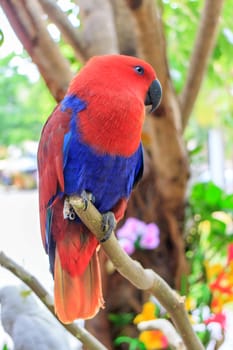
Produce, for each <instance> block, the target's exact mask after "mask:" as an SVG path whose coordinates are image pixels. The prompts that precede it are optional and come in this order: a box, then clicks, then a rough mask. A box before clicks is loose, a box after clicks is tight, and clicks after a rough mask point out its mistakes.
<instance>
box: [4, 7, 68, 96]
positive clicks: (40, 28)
mask: <svg viewBox="0 0 233 350" xmlns="http://www.w3.org/2000/svg"><path fill="white" fill-rule="evenodd" d="M0 4H1V6H2V8H3V10H4V11H5V13H6V15H7V17H8V20H9V22H10V24H11V26H12V28H13V29H14V31H15V33H16V35H17V36H18V38H19V40H20V41H21V42H22V44H23V46H24V48H25V49H26V50H27V52H28V54H29V56H31V58H32V61H33V62H34V63H35V64H36V65H37V67H38V69H39V71H40V73H41V75H42V77H43V78H44V80H45V82H46V84H47V86H48V88H49V90H50V91H51V93H52V95H53V97H54V98H55V99H56V100H57V101H60V100H61V99H62V98H63V96H64V93H65V92H66V90H67V87H68V84H69V81H70V79H71V78H72V73H71V70H70V66H69V63H68V61H67V60H66V59H65V58H64V56H63V55H62V54H61V52H60V50H59V48H58V46H57V45H56V44H55V43H54V41H53V40H52V39H51V37H50V35H49V33H48V31H47V29H46V26H45V23H44V21H43V20H42V18H43V12H42V9H41V7H40V6H39V4H38V2H37V1H36V0H0Z"/></svg>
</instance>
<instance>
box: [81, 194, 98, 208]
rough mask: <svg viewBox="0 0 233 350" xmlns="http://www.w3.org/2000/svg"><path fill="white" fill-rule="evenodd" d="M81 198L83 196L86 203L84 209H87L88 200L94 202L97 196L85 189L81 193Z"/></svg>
mask: <svg viewBox="0 0 233 350" xmlns="http://www.w3.org/2000/svg"><path fill="white" fill-rule="evenodd" d="M81 198H82V200H83V203H84V209H83V210H87V206H88V201H90V202H92V203H93V204H94V203H95V196H94V195H93V194H92V193H91V192H87V191H85V190H83V191H82V193H81Z"/></svg>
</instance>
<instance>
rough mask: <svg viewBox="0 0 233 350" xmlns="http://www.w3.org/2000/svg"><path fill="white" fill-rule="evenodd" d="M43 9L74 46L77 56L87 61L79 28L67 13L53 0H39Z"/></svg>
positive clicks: (82, 60)
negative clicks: (75, 26)
mask: <svg viewBox="0 0 233 350" xmlns="http://www.w3.org/2000/svg"><path fill="white" fill-rule="evenodd" d="M39 2H40V4H41V6H42V8H43V10H44V11H45V12H46V13H47V15H48V16H49V18H50V19H51V20H52V21H53V22H54V23H55V24H56V26H57V27H58V28H59V30H60V31H61V33H62V35H63V36H64V38H65V40H66V41H67V42H68V43H69V44H70V45H71V46H72V48H73V49H74V51H75V54H76V57H77V59H78V60H80V61H81V62H83V63H84V62H85V61H86V59H87V57H86V53H85V49H84V47H83V41H82V37H81V36H80V35H79V33H78V31H77V28H74V27H73V25H72V24H71V23H70V21H69V19H68V18H67V15H66V14H65V13H64V12H62V10H61V9H60V7H59V6H58V5H57V4H56V2H55V1H53V0H39Z"/></svg>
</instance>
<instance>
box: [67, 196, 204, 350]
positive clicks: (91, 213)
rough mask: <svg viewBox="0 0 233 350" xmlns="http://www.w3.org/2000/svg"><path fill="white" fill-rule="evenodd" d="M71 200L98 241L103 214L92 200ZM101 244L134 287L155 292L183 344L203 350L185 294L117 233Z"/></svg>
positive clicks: (195, 349)
mask: <svg viewBox="0 0 233 350" xmlns="http://www.w3.org/2000/svg"><path fill="white" fill-rule="evenodd" d="M69 202H70V204H71V205H72V207H73V209H74V210H75V212H76V214H77V215H78V216H79V217H80V219H81V220H82V221H83V223H84V224H85V225H86V226H87V227H88V228H89V229H90V230H91V232H93V233H94V234H95V235H96V237H97V238H98V240H100V239H101V238H102V237H103V232H102V228H101V223H102V216H101V214H100V213H99V212H98V210H97V209H96V208H95V207H94V205H93V204H92V203H90V202H89V204H88V207H87V209H86V210H84V208H85V205H84V203H83V200H82V198H80V197H76V196H71V197H70V198H69ZM102 247H103V249H104V251H105V253H106V254H107V255H108V257H109V259H110V260H111V261H112V263H113V264H114V266H115V268H116V269H117V270H118V272H119V273H120V274H121V275H122V276H124V277H125V278H127V279H128V280H129V281H130V282H131V283H132V284H133V285H134V286H135V287H137V288H139V289H142V290H147V291H149V292H150V293H152V294H153V295H154V296H155V297H156V298H157V299H158V301H159V302H160V303H161V305H162V306H163V307H164V308H165V309H166V310H167V311H168V312H169V314H170V316H171V318H172V320H173V322H174V324H175V325H176V327H177V329H178V331H179V333H180V335H181V337H182V339H183V341H184V344H185V345H186V346H187V348H188V349H189V350H204V347H203V346H202V344H201V342H200V340H199V339H198V337H197V336H196V334H195V333H194V331H193V329H192V326H191V324H190V322H189V318H188V314H187V312H186V310H185V307H184V297H181V296H179V295H178V294H177V293H176V292H175V291H173V290H172V289H171V288H170V287H169V286H168V284H167V283H166V282H165V281H164V280H163V279H162V278H161V277H160V276H159V275H157V274H156V273H155V272H154V271H152V270H150V269H144V268H143V267H142V266H141V265H140V263H139V262H137V261H135V260H133V259H131V258H130V257H129V256H128V255H127V254H126V253H125V252H124V250H123V249H122V248H121V247H120V245H119V244H118V242H117V239H116V237H115V235H114V234H112V235H111V236H110V238H109V239H108V240H107V241H106V242H104V243H102Z"/></svg>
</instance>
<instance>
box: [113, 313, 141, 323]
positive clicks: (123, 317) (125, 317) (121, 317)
mask: <svg viewBox="0 0 233 350" xmlns="http://www.w3.org/2000/svg"><path fill="white" fill-rule="evenodd" d="M134 316H135V315H134V314H133V313H132V312H129V313H120V314H114V313H110V314H109V315H108V318H109V320H110V321H111V322H112V323H114V324H115V325H116V326H126V325H128V324H130V323H131V322H132V321H133V319H134Z"/></svg>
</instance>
